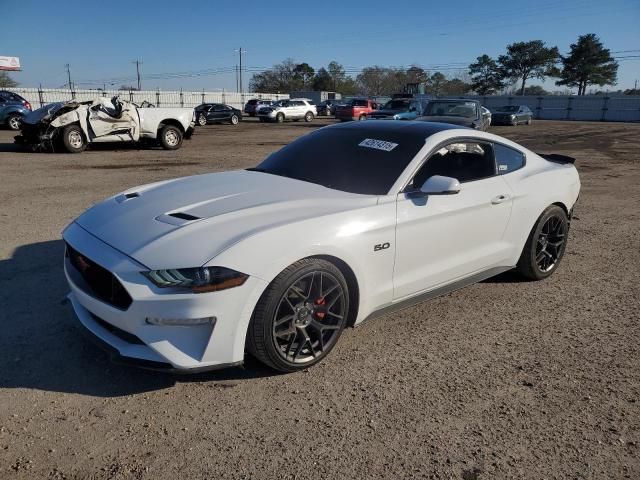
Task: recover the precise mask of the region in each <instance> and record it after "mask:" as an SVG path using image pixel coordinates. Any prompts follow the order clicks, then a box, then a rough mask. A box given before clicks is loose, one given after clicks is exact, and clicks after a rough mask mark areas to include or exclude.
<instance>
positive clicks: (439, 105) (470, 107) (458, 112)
mask: <svg viewBox="0 0 640 480" xmlns="http://www.w3.org/2000/svg"><path fill="white" fill-rule="evenodd" d="M425 115H426V116H431V117H464V118H475V117H476V104H475V103H474V102H464V101H462V102H456V101H452V102H429V104H428V105H427V108H426V110H425Z"/></svg>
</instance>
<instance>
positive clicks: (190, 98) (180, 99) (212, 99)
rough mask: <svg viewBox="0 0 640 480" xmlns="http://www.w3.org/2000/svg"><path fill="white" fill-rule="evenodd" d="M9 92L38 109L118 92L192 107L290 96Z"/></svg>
mask: <svg viewBox="0 0 640 480" xmlns="http://www.w3.org/2000/svg"><path fill="white" fill-rule="evenodd" d="M11 91H12V92H15V93H17V94H18V95H20V96H22V97H24V98H26V99H27V100H28V101H29V103H31V105H33V108H34V109H36V108H40V107H41V106H42V105H46V104H47V103H53V102H63V101H67V100H72V99H73V98H75V99H76V100H80V101H84V100H93V99H95V98H96V97H99V96H106V97H112V96H114V95H119V96H120V97H121V98H122V99H124V100H130V101H132V102H135V103H137V104H140V103H142V102H143V101H145V100H146V101H147V102H150V103H153V104H154V105H155V106H156V107H195V106H197V105H200V104H201V103H226V104H227V105H231V106H232V107H236V108H239V109H240V110H242V109H243V108H244V104H245V103H246V102H247V101H248V100H250V99H252V98H270V99H274V100H280V99H281V98H289V95H284V94H270V93H237V92H203V91H201V92H186V91H183V92H180V91H163V90H158V91H155V90H142V91H139V92H137V91H131V92H129V91H126V90H125V91H122V90H105V91H102V90H75V91H74V92H73V93H72V92H71V91H70V90H68V89H53V88H43V89H38V88H12V89H11Z"/></svg>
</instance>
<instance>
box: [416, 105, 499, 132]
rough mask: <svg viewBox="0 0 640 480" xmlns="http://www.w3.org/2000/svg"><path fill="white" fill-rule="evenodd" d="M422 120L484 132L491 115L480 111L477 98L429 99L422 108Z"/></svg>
mask: <svg viewBox="0 0 640 480" xmlns="http://www.w3.org/2000/svg"><path fill="white" fill-rule="evenodd" d="M417 120H421V121H423V122H441V123H450V124H453V125H461V126H464V127H470V128H474V129H476V130H482V131H483V132H486V131H487V129H488V128H489V124H490V123H491V115H490V114H489V112H488V111H487V112H486V113H485V112H483V111H482V105H480V102H478V101H477V100H467V99H451V100H444V99H443V100H431V101H429V103H428V104H427V107H426V108H425V109H424V112H423V116H422V117H418V118H417Z"/></svg>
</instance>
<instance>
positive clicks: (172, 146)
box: [159, 125, 182, 150]
mask: <svg viewBox="0 0 640 480" xmlns="http://www.w3.org/2000/svg"><path fill="white" fill-rule="evenodd" d="M159 140H160V146H162V148H164V149H165V150H177V149H178V148H180V145H182V132H181V131H180V129H179V128H178V127H176V126H174V125H165V126H164V127H162V129H161V130H160V139H159Z"/></svg>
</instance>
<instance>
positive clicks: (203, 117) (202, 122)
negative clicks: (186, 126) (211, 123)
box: [198, 113, 207, 127]
mask: <svg viewBox="0 0 640 480" xmlns="http://www.w3.org/2000/svg"><path fill="white" fill-rule="evenodd" d="M206 124H207V116H206V115H205V114H204V113H201V114H200V115H198V125H200V126H201V127H204V126H205V125H206Z"/></svg>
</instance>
